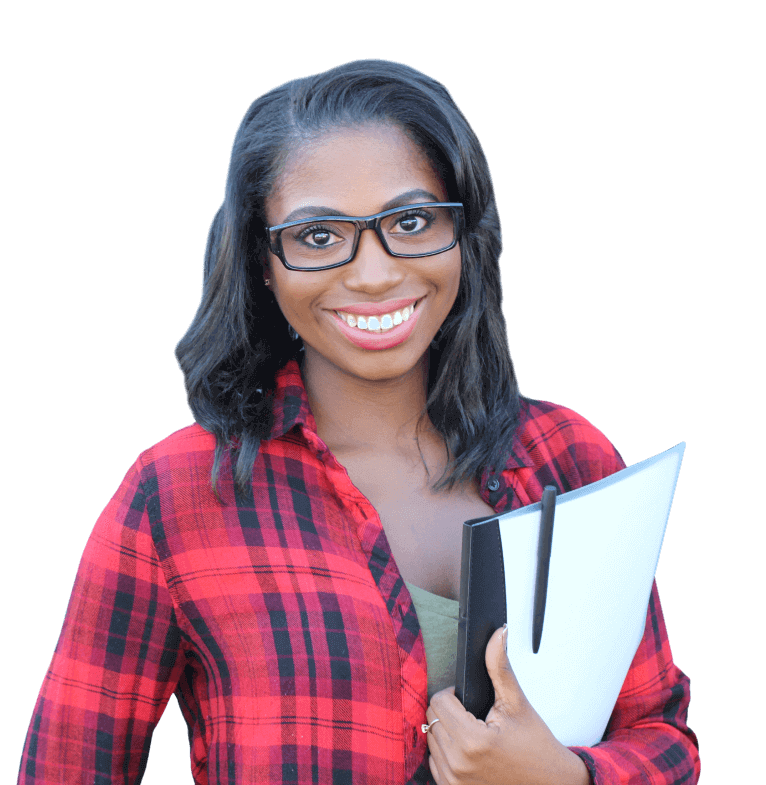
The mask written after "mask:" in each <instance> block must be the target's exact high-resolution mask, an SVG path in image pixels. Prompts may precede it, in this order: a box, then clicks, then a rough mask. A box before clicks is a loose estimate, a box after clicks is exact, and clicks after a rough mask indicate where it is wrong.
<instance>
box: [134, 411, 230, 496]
mask: <svg viewBox="0 0 766 785" xmlns="http://www.w3.org/2000/svg"><path fill="white" fill-rule="evenodd" d="M214 455H215V436H213V434H212V433H210V432H209V431H206V430H205V429H204V428H203V427H202V426H200V425H198V424H197V423H194V424H193V425H189V426H187V427H186V428H181V429H180V430H178V431H175V432H174V433H171V434H170V435H169V436H167V437H166V438H165V439H163V440H162V441H159V442H157V444H154V445H152V446H151V447H149V448H148V449H147V450H144V451H143V452H142V453H141V454H140V455H139V456H138V459H137V460H136V462H135V464H134V466H133V469H134V470H135V471H136V472H137V473H138V475H139V478H140V480H141V481H143V482H146V481H150V482H151V481H153V480H154V481H156V482H158V483H159V485H160V486H163V485H165V486H167V485H175V486H179V485H189V484H194V483H196V482H204V483H206V484H208V485H209V484H210V472H211V469H212V467H213V458H214Z"/></svg>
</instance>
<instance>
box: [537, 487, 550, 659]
mask: <svg viewBox="0 0 766 785" xmlns="http://www.w3.org/2000/svg"><path fill="white" fill-rule="evenodd" d="M555 512H556V488H555V487H554V486H553V485H546V486H545V489H544V490H543V498H542V507H541V509H540V539H539V541H538V544H537V579H536V580H535V606H534V615H533V619H532V620H533V626H532V651H533V652H534V653H535V654H537V651H538V649H539V648H540V639H541V638H542V636H543V621H544V620H545V598H546V596H547V594H548V570H549V569H550V564H551V546H552V545H553V515H554V513H555Z"/></svg>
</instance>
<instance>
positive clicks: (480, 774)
mask: <svg viewBox="0 0 766 785" xmlns="http://www.w3.org/2000/svg"><path fill="white" fill-rule="evenodd" d="M426 201H448V198H447V193H446V191H445V188H444V184H443V183H442V181H441V180H440V178H439V177H438V175H437V174H436V173H435V172H434V171H433V169H432V167H431V166H430V164H429V162H428V159H427V158H426V156H425V155H424V153H423V152H422V151H421V150H420V149H419V148H418V147H417V146H416V145H414V144H413V143H412V142H411V141H410V140H409V139H408V138H407V136H406V135H405V134H404V133H403V132H402V131H401V130H399V129H398V128H396V127H394V126H390V125H374V126H361V127H354V128H343V129H331V130H329V131H328V132H327V133H325V134H324V135H323V136H321V137H320V138H319V139H317V140H314V141H313V142H312V143H310V144H303V145H301V146H300V148H299V149H298V150H296V151H295V152H293V153H292V154H291V155H290V156H289V157H288V160H287V163H286V165H285V167H284V169H283V171H282V173H281V175H280V177H279V179H278V181H277V183H276V184H275V187H274V189H273V190H272V193H271V194H270V196H269V198H268V199H267V201H266V215H267V219H268V221H269V224H270V225H272V226H273V225H275V224H279V223H284V222H287V221H290V220H296V219H298V218H301V217H310V216H311V214H313V215H322V214H324V215H327V214H328V213H329V214H332V213H336V214H337V213H340V214H346V215H351V216H365V215H373V214H375V213H378V212H382V211H383V210H386V209H389V208H390V207H396V206H404V205H407V204H413V203H415V202H426ZM320 208H321V209H320ZM328 208H329V209H328ZM298 211H308V215H305V214H304V213H300V214H298ZM460 271H461V260H460V248H459V247H458V246H456V247H455V248H453V249H451V250H450V251H445V252H444V253H442V254H438V255H436V256H431V257H424V258H420V259H402V258H396V257H393V256H390V255H389V254H388V253H387V252H386V250H385V249H384V248H383V246H382V245H381V243H380V241H379V240H378V238H377V236H376V235H375V233H374V232H371V231H365V232H362V235H361V238H360V241H359V247H358V250H357V255H356V257H355V259H354V260H353V261H352V262H351V263H350V264H347V265H344V266H343V267H339V268H336V269H332V270H322V271H314V272H304V271H294V270H287V269H286V268H285V267H284V266H283V265H282V263H281V261H280V260H279V259H278V258H277V257H276V256H273V255H270V257H269V259H268V261H267V264H266V276H267V277H268V278H269V280H270V283H269V286H270V288H271V290H272V292H273V293H274V296H275V297H276V300H277V302H278V304H279V306H280V308H281V310H282V313H283V314H284V316H285V318H286V319H287V320H288V322H289V323H290V324H291V325H292V327H293V328H294V329H295V330H296V331H297V333H298V334H299V335H300V336H301V338H302V339H303V343H304V346H305V356H304V361H303V368H302V373H303V379H304V382H305V385H306V390H307V393H308V397H309V403H310V406H311V410H312V413H313V415H314V418H315V420H316V425H317V433H318V434H319V436H320V438H321V439H322V440H323V441H324V443H325V444H326V445H327V446H328V447H329V449H330V451H331V452H332V453H333V455H334V456H335V457H336V459H337V460H338V461H339V463H340V464H341V465H342V466H343V467H344V468H345V469H346V471H347V472H348V474H349V477H350V479H351V481H352V482H353V483H354V484H355V485H356V487H357V488H358V489H359V490H360V491H361V492H362V493H363V494H364V495H365V496H366V497H367V498H368V499H369V501H370V502H371V504H372V505H373V507H374V508H375V510H376V511H377V513H378V515H379V516H380V519H381V523H382V525H383V529H384V531H385V533H386V537H387V539H388V541H389V544H390V546H391V550H392V553H393V555H394V558H395V560H396V563H397V566H398V567H399V570H400V572H401V574H402V576H403V577H404V579H405V580H407V581H410V582H412V583H414V584H415V585H417V586H420V587H422V588H424V589H426V590H428V591H431V592H434V593H436V594H439V595H441V596H444V597H450V598H452V599H456V598H457V597H458V593H459V579H460V548H461V528H462V523H463V521H464V520H467V519H469V518H474V517H478V516H481V515H486V514H490V513H492V512H494V510H492V508H491V507H489V506H488V505H487V504H485V503H484V501H482V499H481V497H480V495H479V491H478V488H477V487H475V486H473V485H471V486H464V487H461V488H455V489H454V490H452V491H449V492H440V493H434V492H433V490H432V489H431V487H430V486H431V484H432V483H433V481H434V479H436V478H437V477H438V476H439V475H440V474H441V471H442V470H443V468H444V466H445V465H446V462H447V460H448V457H449V456H448V454H447V450H446V447H445V445H444V442H443V440H442V438H441V436H440V435H439V434H438V432H437V431H436V430H435V429H434V427H433V425H432V424H431V423H430V421H428V419H427V418H422V417H421V414H422V412H423V410H424V406H425V402H426V380H427V370H428V369H427V366H426V362H427V349H428V347H429V345H430V343H431V341H432V340H433V338H434V336H435V335H436V332H437V331H438V329H439V327H440V326H441V325H442V323H443V322H444V319H445V318H446V317H447V315H448V313H449V312H450V309H451V308H452V305H453V304H454V302H455V298H456V296H457V293H458V288H459V285H460ZM413 297H414V298H418V299H421V298H422V302H421V303H420V304H419V305H418V310H419V311H420V313H419V315H418V321H417V324H416V326H415V329H414V330H413V332H412V334H411V335H410V336H409V337H408V338H407V339H406V340H405V341H404V342H402V343H401V344H399V345H397V346H394V347H391V348H388V349H384V350H370V349H364V348H361V347H359V346H357V345H355V344H354V343H353V342H352V341H350V340H349V339H348V338H347V337H346V336H345V335H344V334H343V333H342V332H341V330H340V329H339V328H338V325H337V316H336V314H335V311H336V310H346V311H350V312H351V313H354V310H353V305H354V304H359V303H369V302H373V303H380V302H384V301H387V300H392V299H399V298H413ZM498 632H499V631H498ZM487 663H488V669H489V672H490V675H491V676H492V679H493V683H494V685H495V691H496V694H497V703H496V704H495V707H494V708H493V709H492V711H491V712H490V715H489V717H488V718H487V721H486V722H481V721H479V720H477V719H476V718H475V717H473V715H471V714H469V713H468V712H466V711H465V709H463V707H462V705H461V704H460V702H459V701H458V700H457V699H456V698H455V696H454V688H450V690H443V691H442V692H440V693H437V694H436V695H435V696H434V697H433V700H432V701H431V705H430V706H429V708H428V714H427V716H428V720H429V722H430V721H432V720H433V719H435V718H436V717H437V716H438V717H439V719H440V722H438V723H436V725H435V726H434V727H433V729H432V730H431V732H430V733H429V734H428V744H429V750H430V752H431V758H430V765H431V770H432V773H433V776H434V778H435V780H436V782H437V783H438V785H443V783H480V782H481V783H484V782H486V783H490V782H491V783H493V784H494V785H502V784H503V783H509V785H510V784H511V783H522V782H523V783H525V784H526V785H529V784H530V783H535V784H536V783H551V785H567V783H573V784H575V783H587V782H589V778H588V774H587V770H586V768H585V765H584V764H583V762H582V761H581V760H580V758H579V757H577V756H576V755H574V753H572V752H570V751H569V750H568V749H567V748H566V747H564V746H563V745H561V744H560V743H559V742H558V741H556V739H555V738H554V737H553V735H552V734H551V732H550V731H549V730H548V728H547V726H545V724H544V723H543V721H542V720H541V719H540V717H539V716H538V715H537V714H536V712H535V711H534V709H532V707H531V706H530V705H529V703H528V702H527V701H526V698H524V694H523V693H522V691H521V689H520V688H519V686H518V683H517V682H516V679H515V677H514V676H513V671H512V670H511V668H510V664H509V663H508V660H507V657H506V656H505V650H504V646H503V645H502V642H501V640H500V637H499V635H497V634H496V635H495V636H494V637H493V638H492V640H491V641H490V644H489V646H488V647H487Z"/></svg>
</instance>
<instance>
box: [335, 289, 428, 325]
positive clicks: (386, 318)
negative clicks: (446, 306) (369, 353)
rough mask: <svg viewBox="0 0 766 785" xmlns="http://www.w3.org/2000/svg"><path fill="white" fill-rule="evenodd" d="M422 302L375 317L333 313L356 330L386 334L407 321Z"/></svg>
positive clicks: (418, 301)
mask: <svg viewBox="0 0 766 785" xmlns="http://www.w3.org/2000/svg"><path fill="white" fill-rule="evenodd" d="M422 301H423V298H422V297H421V298H420V299H419V300H416V301H415V302H414V303H412V305H408V306H406V307H405V308H400V309H399V310H398V311H392V312H391V313H383V314H378V315H376V316H361V315H359V314H354V313H349V312H347V311H335V313H336V314H337V315H338V317H339V318H340V319H342V320H343V321H344V322H345V323H346V324H347V325H348V326H349V327H355V328H356V329H357V330H362V331H364V332H370V333H387V332H388V331H389V330H393V329H394V327H398V326H399V325H400V324H402V323H403V322H406V321H409V318H410V317H411V316H412V314H413V313H414V312H415V309H416V308H417V307H418V306H419V305H420V303H421V302H422Z"/></svg>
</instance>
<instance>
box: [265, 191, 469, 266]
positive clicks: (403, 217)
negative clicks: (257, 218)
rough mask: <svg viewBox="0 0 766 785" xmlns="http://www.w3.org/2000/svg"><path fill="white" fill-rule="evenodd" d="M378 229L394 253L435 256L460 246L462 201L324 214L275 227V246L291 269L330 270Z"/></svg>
mask: <svg viewBox="0 0 766 785" xmlns="http://www.w3.org/2000/svg"><path fill="white" fill-rule="evenodd" d="M365 229H374V230H375V234H377V235H378V239H379V240H380V242H381V244H382V245H383V247H384V248H385V249H386V251H387V252H388V253H389V254H391V256H401V257H406V258H418V257H421V256H435V255H436V254H439V253H443V252H444V251H449V249H450V248H454V247H455V244H456V243H457V241H458V240H459V239H460V233H461V231H462V229H463V205H462V204H460V203H459V202H424V203H422V204H409V205H407V206H406V207H396V208H394V209H393V210H385V211H384V212H382V213H377V214H376V215H368V216H366V217H363V218H361V217H360V218H351V217H348V216H344V215H323V216H319V217H317V218H310V219H308V220H302V221H288V223H284V224H277V225H276V226H270V227H269V229H268V232H269V247H270V248H271V252H272V253H274V254H276V256H278V257H279V258H280V259H281V260H282V264H283V265H284V266H285V267H286V268H287V269H288V270H306V271H309V270H329V269H331V268H332V267H341V266H342V265H344V264H348V263H349V262H352V261H353V260H354V256H355V255H356V249H357V247H358V246H359V235H360V234H361V233H362V232H363V231H364V230H365Z"/></svg>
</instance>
